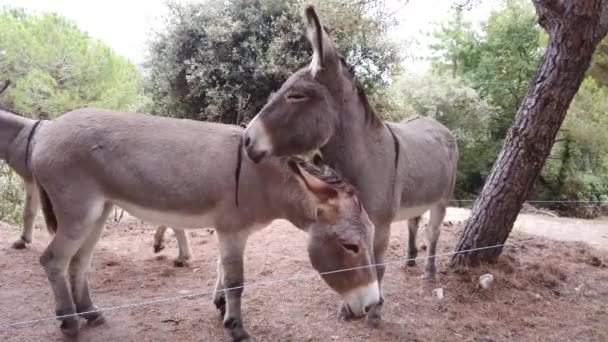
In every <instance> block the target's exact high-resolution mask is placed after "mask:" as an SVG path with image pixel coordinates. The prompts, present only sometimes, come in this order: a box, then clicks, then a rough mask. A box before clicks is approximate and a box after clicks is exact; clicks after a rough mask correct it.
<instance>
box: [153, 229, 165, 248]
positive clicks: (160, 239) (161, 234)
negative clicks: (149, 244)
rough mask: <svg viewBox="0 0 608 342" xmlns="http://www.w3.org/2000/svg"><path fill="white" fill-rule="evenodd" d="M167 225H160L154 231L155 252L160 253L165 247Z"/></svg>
mask: <svg viewBox="0 0 608 342" xmlns="http://www.w3.org/2000/svg"><path fill="white" fill-rule="evenodd" d="M166 230H167V226H158V228H156V233H154V253H158V252H160V251H162V250H163V249H165V231H166Z"/></svg>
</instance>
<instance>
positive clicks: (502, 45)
mask: <svg viewBox="0 0 608 342" xmlns="http://www.w3.org/2000/svg"><path fill="white" fill-rule="evenodd" d="M433 37H434V38H435V43H434V44H433V45H432V46H431V48H432V49H433V51H434V52H435V55H434V57H433V64H432V66H433V71H434V72H435V73H436V74H439V75H450V76H451V77H453V78H454V82H462V81H459V79H461V80H466V84H468V85H470V86H471V87H472V88H474V89H475V90H477V96H478V97H479V98H480V99H482V100H483V101H487V103H489V105H490V106H492V107H493V108H495V111H493V112H492V114H491V115H490V117H488V118H486V120H485V121H482V120H480V121H479V122H480V124H481V126H482V127H483V128H481V129H482V130H487V132H488V134H487V135H486V136H485V139H479V138H477V139H472V140H469V141H468V145H467V144H466V143H465V144H464V146H463V144H462V142H461V149H463V153H462V157H461V159H460V170H459V171H460V174H459V182H458V184H457V186H458V188H459V190H461V191H467V192H470V191H471V190H474V189H479V187H480V186H481V185H482V184H483V182H484V178H485V176H486V175H487V174H488V173H489V171H490V169H491V165H492V163H493V160H494V159H495V157H496V156H497V155H498V152H499V151H500V148H501V146H502V141H503V139H504V137H505V136H506V133H507V131H508V129H509V127H510V125H511V123H512V120H513V117H514V115H515V113H516V112H517V110H518V109H519V106H520V103H521V102H522V100H523V98H524V97H525V95H526V93H527V90H528V88H529V86H530V81H531V80H532V77H533V76H534V74H535V73H536V69H537V66H538V63H539V61H540V58H541V54H542V50H543V49H544V46H546V44H547V35H546V33H545V32H543V31H541V30H540V28H539V27H538V25H537V17H536V14H535V12H534V9H533V7H532V4H531V3H530V2H529V1H525V0H504V1H503V3H502V7H501V8H500V9H499V10H498V11H496V12H494V13H492V15H491V16H490V17H489V18H488V20H487V21H486V22H484V23H483V24H482V27H481V32H480V33H477V32H476V31H475V30H473V28H472V25H471V23H470V22H467V21H466V20H465V19H464V18H463V16H462V13H461V12H459V11H455V12H454V15H453V17H452V18H451V19H450V20H448V21H447V22H445V23H443V24H442V25H441V26H439V27H438V29H437V30H436V31H435V33H434V34H433ZM589 75H590V77H588V78H587V79H586V80H585V82H584V83H583V85H582V86H581V88H580V90H579V93H578V94H577V96H576V97H575V99H574V102H573V103H572V105H571V107H570V110H569V113H568V115H567V116H566V120H565V122H564V124H563V126H562V130H561V131H560V134H559V137H558V140H557V142H556V144H555V146H554V148H553V151H552V153H551V156H550V158H549V159H548V160H547V162H546V164H545V167H544V169H543V172H542V176H541V178H540V181H539V184H538V185H537V187H536V194H535V195H536V196H537V197H539V198H541V199H555V198H564V199H577V200H591V201H597V200H602V199H606V197H608V144H607V143H606V142H608V115H606V112H608V88H606V84H608V39H604V41H602V42H601V44H600V46H598V48H597V50H596V53H595V55H594V59H593V64H592V67H591V69H590V71H589ZM427 82H428V83H429V84H433V82H432V81H430V80H429V81H427ZM417 87H421V89H422V88H424V85H414V88H417ZM422 91H423V93H422V94H424V92H426V93H428V94H430V95H429V96H428V98H424V97H423V96H422V97H421V98H422V99H423V100H425V101H429V104H428V106H430V107H432V108H433V106H435V107H440V106H442V104H443V102H444V100H446V101H449V102H448V103H447V104H446V105H447V107H452V110H453V111H455V110H456V108H458V107H459V102H458V100H457V99H455V98H452V97H451V96H450V95H449V93H448V90H447V89H444V90H443V91H444V92H446V95H444V96H443V97H442V96H438V97H437V96H434V95H432V94H433V93H434V92H433V91H432V90H431V89H424V90H422ZM408 101H412V99H411V98H408ZM414 103H416V100H414ZM469 110H470V111H473V112H474V111H475V110H476V109H475V107H472V108H470V109H469ZM416 111H417V112H420V109H416ZM423 112H424V111H423ZM480 113H483V111H481V112H480ZM450 115H454V114H450ZM481 115H483V114H481ZM456 117H459V116H458V115H456ZM476 117H477V115H472V116H471V118H476ZM440 121H441V119H440ZM442 122H444V123H446V124H447V125H448V126H449V127H451V128H452V129H455V127H458V125H454V123H450V122H449V121H445V120H443V121H442ZM450 125H451V126H450ZM470 129H471V128H469V127H467V128H466V131H467V132H475V131H474V130H472V131H469V130H470ZM473 129H474V127H473ZM456 132H457V135H458V130H457V128H456ZM460 140H462V138H461V137H459V141H460ZM467 159H469V160H467ZM465 180H466V181H465ZM564 209H565V208H564Z"/></svg>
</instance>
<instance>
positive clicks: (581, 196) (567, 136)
mask: <svg viewBox="0 0 608 342" xmlns="http://www.w3.org/2000/svg"><path fill="white" fill-rule="evenodd" d="M606 112H608V88H606V87H602V86H600V85H598V83H597V82H596V81H595V80H594V79H593V78H590V77H588V78H587V79H586V80H585V81H584V82H583V84H582V85H581V88H580V89H579V92H578V93H577V95H576V97H575V98H574V101H573V102H572V105H571V106H570V109H569V111H568V115H567V116H566V120H565V122H564V124H563V126H562V130H561V132H560V135H559V137H558V142H557V143H556V145H555V146H554V148H553V150H552V153H551V157H550V159H549V160H548V161H547V164H546V166H545V168H544V170H543V174H542V177H543V181H542V185H543V188H542V191H544V192H545V193H546V195H547V196H559V197H563V198H568V199H577V200H589V201H601V200H603V199H604V198H606V196H608V144H606V142H608V116H607V115H606Z"/></svg>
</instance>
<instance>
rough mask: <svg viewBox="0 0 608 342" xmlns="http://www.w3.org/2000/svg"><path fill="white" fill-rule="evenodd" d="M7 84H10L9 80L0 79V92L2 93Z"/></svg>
mask: <svg viewBox="0 0 608 342" xmlns="http://www.w3.org/2000/svg"><path fill="white" fill-rule="evenodd" d="M9 85H11V80H5V81H0V94H2V92H4V91H5V90H6V88H8V86H9Z"/></svg>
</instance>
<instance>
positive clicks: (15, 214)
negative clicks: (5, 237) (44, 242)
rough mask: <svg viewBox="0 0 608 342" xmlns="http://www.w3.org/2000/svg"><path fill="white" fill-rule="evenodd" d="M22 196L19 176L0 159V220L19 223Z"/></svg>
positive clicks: (21, 217)
mask: <svg viewBox="0 0 608 342" xmlns="http://www.w3.org/2000/svg"><path fill="white" fill-rule="evenodd" d="M23 197H24V192H23V187H22V184H21V178H20V177H19V176H18V175H17V174H16V173H15V172H14V171H13V170H12V169H11V168H10V167H9V166H8V165H7V164H6V163H5V162H3V161H0V221H6V222H9V223H11V224H21V223H22V222H21V221H22V220H23V216H22V212H23V203H22V199H23Z"/></svg>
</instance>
